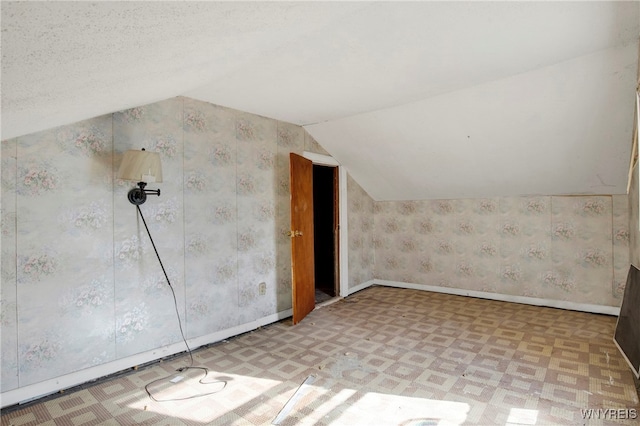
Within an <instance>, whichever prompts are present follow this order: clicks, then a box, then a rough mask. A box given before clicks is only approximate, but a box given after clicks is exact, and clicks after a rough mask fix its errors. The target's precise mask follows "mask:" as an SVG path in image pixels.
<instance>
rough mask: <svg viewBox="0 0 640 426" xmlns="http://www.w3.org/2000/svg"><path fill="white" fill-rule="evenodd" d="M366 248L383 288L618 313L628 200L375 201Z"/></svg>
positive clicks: (626, 242) (625, 260) (624, 265)
mask: <svg viewBox="0 0 640 426" xmlns="http://www.w3.org/2000/svg"><path fill="white" fill-rule="evenodd" d="M374 245H375V250H376V252H375V259H376V261H375V277H376V278H377V279H381V280H389V281H398V282H404V283H412V284H424V285H436V286H443V287H455V288H462V289H468V290H477V291H485V292H491V293H500V294H507V295H517V296H530V297H537V298H545V299H553V300H565V301H571V302H576V303H586V304H596V305H606V306H619V304H620V298H621V295H622V291H623V288H624V283H625V280H626V274H627V269H628V265H629V229H628V199H627V196H626V195H614V196H598V197H586V196H585V197H521V198H495V199H468V200H429V201H404V202H376V203H375V242H374Z"/></svg>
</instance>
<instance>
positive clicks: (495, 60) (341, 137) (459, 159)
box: [0, 1, 640, 200]
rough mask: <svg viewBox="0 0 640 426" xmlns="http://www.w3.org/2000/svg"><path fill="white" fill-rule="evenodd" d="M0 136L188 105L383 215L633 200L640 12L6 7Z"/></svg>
mask: <svg viewBox="0 0 640 426" xmlns="http://www.w3.org/2000/svg"><path fill="white" fill-rule="evenodd" d="M0 8H1V12H2V17H1V18H2V20H1V26H2V39H1V41H2V76H1V77H2V87H1V89H2V138H3V139H7V138H11V137H15V136H19V135H23V134H27V133H31V132H35V131H39V130H44V129H46V128H50V127H54V126H58V125H62V124H68V123H71V122H74V121H78V120H82V119H86V118H90V117H93V116H97V115H101V114H105V113H110V112H113V111H117V110H121V109H125V108H130V107H134V106H138V105H143V104H146V103H150V102H155V101H159V100H162V99H166V98H169V97H173V96H178V95H184V96H189V97H192V98H196V99H200V100H204V101H207V102H211V103H214V104H217V105H223V106H227V107H232V108H236V109H239V110H243V111H248V112H252V113H256V114H260V115H263V116H267V117H271V118H275V119H279V120H282V121H287V122H291V123H295V124H299V125H303V126H304V127H305V129H306V130H307V131H308V132H309V133H310V134H311V135H312V136H313V137H315V138H316V140H317V141H318V142H320V143H321V144H322V145H323V146H324V147H325V148H326V149H327V150H328V151H329V152H330V153H331V154H332V155H333V156H334V157H335V158H336V159H337V160H338V161H339V162H341V163H342V164H343V165H344V166H345V167H347V169H348V170H349V172H350V173H351V174H352V175H353V176H354V178H355V179H356V180H357V181H358V182H359V183H360V184H361V185H362V186H363V188H364V189H365V190H366V191H367V192H369V194H371V195H372V196H373V197H374V198H375V199H377V200H400V199H427V198H466V197H493V196H508V195H529V194H545V195H554V194H617V193H624V192H625V191H626V184H627V172H628V163H629V156H630V149H631V137H632V131H633V107H634V89H635V84H636V83H635V82H636V76H637V65H638V36H639V34H640V8H639V4H638V2H608V1H607V2H566V3H563V2H482V1H477V2H407V3H404V2H402V3H401V2H289V3H284V2H98V3H85V2H16V3H14V2H5V1H3V2H2V3H0Z"/></svg>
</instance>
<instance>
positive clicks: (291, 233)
mask: <svg viewBox="0 0 640 426" xmlns="http://www.w3.org/2000/svg"><path fill="white" fill-rule="evenodd" d="M301 236H302V231H288V232H287V237H291V238H293V237H301Z"/></svg>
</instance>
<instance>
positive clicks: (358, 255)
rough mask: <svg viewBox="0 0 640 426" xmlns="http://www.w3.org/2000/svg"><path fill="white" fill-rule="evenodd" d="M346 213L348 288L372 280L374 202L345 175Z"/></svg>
mask: <svg viewBox="0 0 640 426" xmlns="http://www.w3.org/2000/svg"><path fill="white" fill-rule="evenodd" d="M347 203H348V207H347V211H348V217H347V220H348V226H347V229H348V236H349V288H350V289H352V288H354V287H356V286H358V285H361V284H364V283H366V282H368V281H371V280H372V279H373V268H374V260H375V258H374V248H373V240H374V222H373V209H374V207H373V206H374V201H373V199H372V198H371V197H370V196H369V194H367V193H366V192H365V191H364V189H362V187H361V186H360V185H358V183H357V182H356V181H355V180H353V178H352V177H351V176H350V175H347Z"/></svg>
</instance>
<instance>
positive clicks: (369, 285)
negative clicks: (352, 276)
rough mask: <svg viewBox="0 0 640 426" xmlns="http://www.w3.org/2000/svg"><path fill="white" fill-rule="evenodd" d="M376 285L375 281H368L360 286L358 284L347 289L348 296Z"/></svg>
mask: <svg viewBox="0 0 640 426" xmlns="http://www.w3.org/2000/svg"><path fill="white" fill-rule="evenodd" d="M375 283H376V281H375V280H369V281H367V282H364V283H362V284H358V285H357V286H354V287H349V293H348V294H349V295H351V294H353V293H356V292H358V291H360V290H364V289H365V288H368V287H371V286H372V285H374V284H375Z"/></svg>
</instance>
